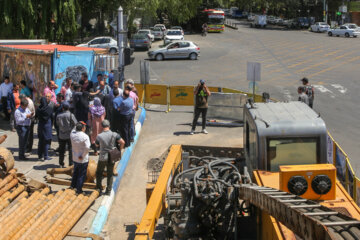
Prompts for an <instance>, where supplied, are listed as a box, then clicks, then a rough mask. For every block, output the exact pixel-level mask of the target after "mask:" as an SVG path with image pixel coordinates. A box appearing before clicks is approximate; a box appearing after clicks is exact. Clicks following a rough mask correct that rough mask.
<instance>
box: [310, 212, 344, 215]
mask: <svg viewBox="0 0 360 240" xmlns="http://www.w3.org/2000/svg"><path fill="white" fill-rule="evenodd" d="M303 214H304V215H306V216H330V215H338V214H339V213H338V212H306V213H303Z"/></svg>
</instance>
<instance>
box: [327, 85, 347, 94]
mask: <svg viewBox="0 0 360 240" xmlns="http://www.w3.org/2000/svg"><path fill="white" fill-rule="evenodd" d="M330 85H331V86H333V87H334V88H336V89H337V90H339V92H341V93H343V94H345V93H346V92H347V88H345V87H343V86H341V85H340V84H330Z"/></svg>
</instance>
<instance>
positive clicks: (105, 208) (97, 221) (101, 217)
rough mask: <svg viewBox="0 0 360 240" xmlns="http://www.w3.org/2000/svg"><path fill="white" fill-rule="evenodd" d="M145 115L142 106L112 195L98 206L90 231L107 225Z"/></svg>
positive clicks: (120, 165) (96, 230) (95, 230)
mask: <svg viewBox="0 0 360 240" xmlns="http://www.w3.org/2000/svg"><path fill="white" fill-rule="evenodd" d="M145 116H146V110H145V109H144V108H142V107H141V113H140V116H139V118H138V121H137V123H136V126H135V131H136V136H135V138H134V142H133V143H132V144H131V145H130V146H129V147H128V148H126V149H125V152H124V154H123V156H122V157H121V160H120V163H119V164H118V166H117V168H116V171H117V173H118V176H117V177H116V178H115V181H114V183H113V186H112V190H111V194H110V196H104V199H103V200H102V202H101V205H100V207H99V208H98V211H97V213H96V216H95V218H94V220H93V222H92V224H91V228H90V231H89V233H93V234H96V235H99V234H100V233H101V231H102V229H103V228H104V225H105V223H106V220H107V218H108V215H109V211H110V208H111V205H112V203H113V201H114V198H115V195H116V192H117V190H118V188H119V185H120V181H121V179H122V177H123V175H124V172H125V170H126V167H127V165H128V163H129V160H130V157H131V155H132V152H133V150H134V148H135V145H136V143H137V141H138V139H139V136H140V131H141V127H142V125H143V124H144V121H145ZM87 240H91V238H87Z"/></svg>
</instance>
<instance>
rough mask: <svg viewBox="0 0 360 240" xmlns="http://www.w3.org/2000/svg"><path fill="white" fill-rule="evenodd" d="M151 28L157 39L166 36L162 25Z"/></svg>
mask: <svg viewBox="0 0 360 240" xmlns="http://www.w3.org/2000/svg"><path fill="white" fill-rule="evenodd" d="M150 29H151V33H152V35H154V39H155V40H157V39H163V38H164V32H163V30H161V28H160V27H153V28H150Z"/></svg>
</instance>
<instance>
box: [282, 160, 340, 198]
mask: <svg viewBox="0 0 360 240" xmlns="http://www.w3.org/2000/svg"><path fill="white" fill-rule="evenodd" d="M279 180H280V190H282V191H286V192H289V193H292V194H295V195H298V196H301V197H302V198H306V199H310V200H334V199H335V198H336V194H335V191H336V186H335V182H336V168H335V167H334V165H332V164H313V165H289V166H287V165H286V166H280V176H279Z"/></svg>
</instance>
